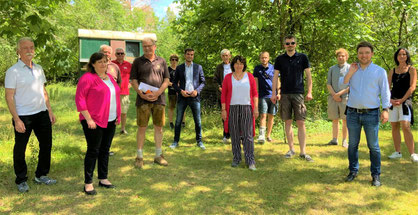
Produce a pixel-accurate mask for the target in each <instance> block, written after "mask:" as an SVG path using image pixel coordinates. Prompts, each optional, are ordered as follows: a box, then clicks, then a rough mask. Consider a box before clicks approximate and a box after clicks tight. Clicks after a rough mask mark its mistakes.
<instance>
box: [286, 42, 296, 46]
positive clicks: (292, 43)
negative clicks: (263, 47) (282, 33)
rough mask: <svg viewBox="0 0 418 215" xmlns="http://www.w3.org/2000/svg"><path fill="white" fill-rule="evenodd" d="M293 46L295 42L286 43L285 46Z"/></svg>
mask: <svg viewBox="0 0 418 215" xmlns="http://www.w3.org/2000/svg"><path fill="white" fill-rule="evenodd" d="M295 44H296V42H291V43H286V45H287V46H288V45H295Z"/></svg>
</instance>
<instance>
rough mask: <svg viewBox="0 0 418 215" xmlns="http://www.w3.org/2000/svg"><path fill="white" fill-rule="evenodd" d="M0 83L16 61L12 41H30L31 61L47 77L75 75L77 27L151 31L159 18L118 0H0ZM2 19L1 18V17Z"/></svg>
mask: <svg viewBox="0 0 418 215" xmlns="http://www.w3.org/2000/svg"><path fill="white" fill-rule="evenodd" d="M0 18H1V20H2V22H1V23H0V45H1V47H0V51H2V53H4V55H2V56H0V71H2V73H0V81H1V82H2V83H3V80H4V72H3V71H6V69H7V68H9V67H10V66H11V65H13V64H14V63H15V62H16V60H17V56H16V54H15V53H16V52H15V50H14V49H15V47H16V41H17V39H18V38H20V37H23V36H29V37H32V38H33V39H34V41H35V46H36V54H37V56H36V57H35V59H34V61H35V62H36V63H38V64H40V65H41V66H42V67H43V68H44V70H45V75H46V76H47V79H48V80H49V81H53V82H55V81H66V80H75V79H76V78H77V77H78V72H77V71H78V65H79V64H78V51H79V48H78V39H77V29H79V28H84V29H98V30H114V31H137V29H138V28H140V29H142V30H144V31H147V32H155V31H156V29H157V25H158V19H157V18H156V17H155V15H154V13H153V11H152V9H151V10H150V9H149V8H148V10H145V9H143V8H134V9H133V10H130V9H129V8H125V7H124V6H123V5H122V4H121V3H120V1H118V0H31V1H26V0H16V1H0ZM3 20H4V21H3Z"/></svg>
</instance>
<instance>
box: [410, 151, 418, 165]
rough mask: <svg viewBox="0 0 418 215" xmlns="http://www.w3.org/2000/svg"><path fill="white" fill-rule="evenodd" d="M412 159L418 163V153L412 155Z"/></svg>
mask: <svg viewBox="0 0 418 215" xmlns="http://www.w3.org/2000/svg"><path fill="white" fill-rule="evenodd" d="M411 161H412V162H414V163H418V154H416V153H414V154H412V155H411Z"/></svg>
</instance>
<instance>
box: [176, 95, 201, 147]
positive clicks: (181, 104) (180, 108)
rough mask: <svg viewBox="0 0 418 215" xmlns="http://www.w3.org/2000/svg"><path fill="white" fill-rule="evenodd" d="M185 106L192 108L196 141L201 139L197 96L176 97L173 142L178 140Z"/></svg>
mask: <svg viewBox="0 0 418 215" xmlns="http://www.w3.org/2000/svg"><path fill="white" fill-rule="evenodd" d="M187 106H189V107H190V109H192V113H193V120H194V128H195V132H196V142H200V141H202V123H201V121H200V101H199V100H198V99H197V98H184V97H182V96H179V97H178V98H177V116H176V125H175V127H174V142H177V143H178V142H179V141H180V132H181V121H182V119H183V115H184V111H185V110H186V108H187Z"/></svg>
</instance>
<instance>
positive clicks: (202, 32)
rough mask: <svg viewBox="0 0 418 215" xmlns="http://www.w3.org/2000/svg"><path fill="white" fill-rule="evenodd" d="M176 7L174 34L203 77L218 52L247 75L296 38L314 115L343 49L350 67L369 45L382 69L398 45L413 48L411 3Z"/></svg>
mask: <svg viewBox="0 0 418 215" xmlns="http://www.w3.org/2000/svg"><path fill="white" fill-rule="evenodd" d="M178 2H180V3H181V5H182V9H181V11H180V17H179V18H178V19H177V20H176V28H175V29H176V32H177V33H178V34H179V35H180V39H181V41H182V42H183V43H182V44H184V46H191V47H193V48H194V49H195V50H196V53H197V55H196V61H197V62H199V61H200V62H204V63H202V65H203V66H204V69H205V72H206V73H207V75H211V74H213V71H214V68H215V66H216V64H217V63H219V61H220V59H219V52H220V50H222V49H223V48H228V49H230V50H232V52H233V55H236V54H240V55H243V56H245V57H247V59H248V61H249V71H251V70H252V68H253V67H254V65H255V64H258V63H259V62H258V54H259V53H260V52H261V51H268V52H270V56H272V59H271V60H274V56H277V55H279V54H281V53H283V46H282V40H283V37H284V36H285V35H287V34H294V35H296V38H297V42H298V48H297V50H298V51H300V52H303V53H306V54H307V55H308V56H309V58H310V61H311V66H312V69H313V70H312V71H313V73H312V74H313V86H314V90H313V96H314V100H313V102H309V103H308V105H309V106H310V110H314V112H315V113H318V114H317V115H318V116H319V113H320V112H321V110H325V109H326V103H327V99H326V98H327V96H328V93H327V91H326V78H325V77H326V75H327V71H328V68H329V67H330V66H332V65H333V64H335V63H336V61H335V55H334V51H335V50H336V49H338V48H340V47H343V48H346V49H347V50H349V52H350V53H351V58H350V60H349V61H351V62H352V61H355V60H356V51H355V46H356V44H357V43H358V42H360V41H362V40H367V41H370V42H372V43H373V44H374V45H375V46H376V50H377V51H376V53H375V58H374V61H375V62H376V63H377V64H379V65H382V66H384V67H385V64H388V65H389V64H391V63H392V62H389V61H393V60H389V59H392V58H388V56H391V55H393V53H394V51H393V50H394V49H395V47H397V45H398V44H399V41H401V43H402V44H404V45H405V46H406V47H407V48H414V49H415V48H416V40H413V39H412V38H413V36H414V35H416V33H417V29H416V28H417V27H415V26H417V25H416V23H417V22H416V17H417V16H416V11H417V10H416V5H414V4H413V3H412V1H411V0H402V1H396V0H389V1H379V0H350V1H349V0H336V1H329V0H274V1H271V0H224V1H200V0H179V1H178ZM382 2H384V3H382ZM388 35H390V37H388ZM399 35H400V36H399ZM388 38H393V39H391V40H389V39H388ZM414 43H415V44H414Z"/></svg>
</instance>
